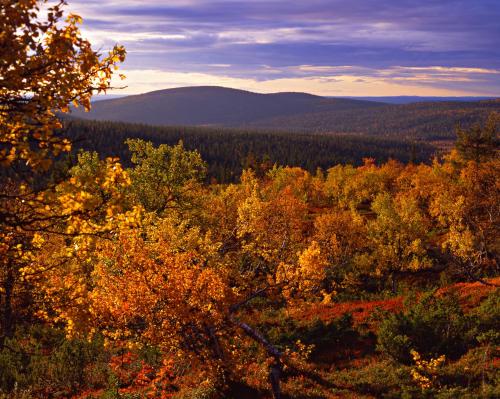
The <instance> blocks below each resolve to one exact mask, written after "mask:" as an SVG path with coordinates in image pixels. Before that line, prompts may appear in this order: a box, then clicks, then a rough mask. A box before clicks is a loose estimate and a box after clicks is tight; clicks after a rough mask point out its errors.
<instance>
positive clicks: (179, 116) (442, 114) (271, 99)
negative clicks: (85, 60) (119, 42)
mask: <svg viewBox="0 0 500 399" xmlns="http://www.w3.org/2000/svg"><path fill="white" fill-rule="evenodd" d="M493 111H500V100H484V101H472V102H465V101H462V102H458V101H448V102H420V103H413V104H400V105H395V104H384V103H378V102H373V101H363V100H351V99H342V98H326V97H319V96H313V95H310V94H305V93H276V94H258V93H252V92H247V91H243V90H234V89H227V88H223V87H183V88H177V89H168V90H159V91H154V92H150V93H146V94H141V95H136V96H127V97H124V98H119V99H113V100H103V101H99V102H97V103H95V104H94V106H93V107H92V111H91V112H90V113H85V112H83V111H81V110H76V111H74V112H73V115H74V116H75V117H79V118H85V119H96V120H111V121H120V122H135V123H146V124H153V125H169V126H173V125H187V126H207V125H210V126H218V127H232V128H244V129H253V130H255V129H262V130H271V131H276V130H279V131H282V132H288V133H290V132H301V133H318V132H321V133H344V134H345V133H352V134H365V135H376V136H390V137H398V138H401V137H404V138H410V139H427V140H437V139H443V138H444V139H448V140H449V139H452V138H453V137H454V132H455V129H456V127H457V125H463V126H464V127H470V126H471V125H472V124H474V123H482V122H484V121H485V120H486V118H487V116H488V114H489V113H491V112H493Z"/></svg>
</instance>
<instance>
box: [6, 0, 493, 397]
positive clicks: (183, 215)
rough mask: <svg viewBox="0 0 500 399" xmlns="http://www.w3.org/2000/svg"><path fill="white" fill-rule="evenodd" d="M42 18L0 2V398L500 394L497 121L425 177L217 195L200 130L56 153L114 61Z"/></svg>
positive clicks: (396, 166)
mask: <svg viewBox="0 0 500 399" xmlns="http://www.w3.org/2000/svg"><path fill="white" fill-rule="evenodd" d="M39 6H40V4H39V2H38V1H36V0H25V1H22V2H17V1H16V2H0V16H6V17H5V18H0V32H2V34H1V35H0V40H1V43H0V44H2V45H0V61H1V62H0V76H2V77H3V79H2V80H1V81H0V85H1V86H0V168H1V173H0V177H1V180H0V398H1V399H28V398H40V399H45V398H47V399H48V398H72V399H98V398H99V399H137V398H151V399H167V398H172V399H181V398H184V399H187V398H191V399H201V398H205V399H222V398H243V399H244V398H265V399H268V398H274V399H280V398H281V399H283V398H310V399H313V398H316V399H320V398H325V399H329V398H331V399H333V398H339V397H343V398H360V399H361V398H366V399H369V398H417V399H420V398H421V399H426V398H442V399H444V398H478V397H480V398H497V397H499V395H500V383H499V382H500V381H499V378H498V377H499V373H498V366H499V358H500V353H499V350H498V348H499V345H500V333H499V331H498V320H499V319H500V303H499V301H500V296H499V286H500V274H499V272H500V270H499V240H498V237H499V236H500V232H499V227H500V223H499V222H500V220H499V219H500V184H499V181H500V180H499V176H500V159H499V157H498V155H499V148H498V144H499V143H498V131H499V123H500V119H499V115H498V114H495V113H492V114H491V115H490V116H489V117H488V119H487V120H486V121H485V122H484V123H483V124H476V125H473V126H472V127H470V128H464V129H458V131H457V136H456V142H455V145H454V148H453V149H452V150H451V151H450V152H448V153H446V154H444V155H442V156H440V157H434V158H433V159H432V161H431V162H427V163H424V162H422V163H418V162H409V163H403V162H400V161H398V160H395V159H390V160H387V162H380V163H376V162H375V161H374V160H373V159H371V158H367V159H365V160H364V161H363V162H362V163H361V164H349V163H348V162H347V161H346V163H343V164H336V165H328V166H327V167H326V166H325V170H324V171H322V170H317V171H312V172H310V171H308V170H306V169H304V168H301V167H298V166H283V165H278V164H276V165H271V164H269V165H267V166H266V167H261V166H262V165H261V164H262V162H261V160H259V161H258V162H248V163H247V164H246V165H243V166H244V170H243V171H242V172H241V174H240V175H239V176H238V178H237V179H228V180H234V181H233V182H232V183H227V184H220V183H219V182H217V181H210V180H209V179H207V170H209V167H207V163H206V160H204V159H203V156H202V154H200V151H203V147H200V151H198V150H197V149H195V148H197V147H196V146H197V145H199V143H200V142H206V143H207V144H204V145H206V146H207V147H206V148H208V146H209V144H208V140H209V138H212V136H214V135H215V134H212V133H210V134H206V133H203V134H202V133H200V132H201V131H199V130H197V129H194V130H191V129H186V130H179V131H178V132H177V133H175V131H176V130H177V129H166V130H165V131H163V132H162V131H161V130H159V129H157V128H154V127H147V126H128V125H122V124H106V123H104V124H98V123H82V122H79V121H74V122H71V124H73V123H74V124H73V125H71V124H70V126H69V131H71V129H76V130H74V131H73V132H74V134H77V135H78V137H76V136H71V135H66V136H64V135H60V134H59V133H60V132H61V131H62V132H64V131H68V130H67V128H68V126H66V129H65V126H64V124H65V123H67V121H66V122H62V121H61V120H60V115H61V113H63V114H64V113H66V112H69V110H70V105H71V104H72V105H73V106H80V107H84V108H89V107H90V106H91V97H92V94H93V93H95V92H97V93H102V92H104V91H106V90H108V89H109V88H110V86H111V78H112V76H113V74H114V73H115V71H116V69H117V67H118V65H119V64H120V63H122V62H124V60H125V55H126V52H125V49H124V48H123V47H121V46H118V45H117V46H115V47H114V48H112V49H111V50H110V51H109V53H107V54H104V55H101V54H98V53H96V52H94V51H93V50H92V47H91V45H90V43H89V42H88V41H87V40H86V39H84V38H82V36H81V34H80V29H79V24H80V23H81V19H80V18H79V17H78V16H76V15H69V16H68V17H67V18H66V19H65V20H64V19H63V15H64V7H65V3H64V2H61V3H56V4H55V5H53V6H52V7H50V8H49V9H44V10H43V11H44V12H43V13H42V11H41V10H40V7H39ZM40 14H42V15H43V16H44V17H43V18H42V17H41V16H40ZM41 36H43V37H44V39H43V40H39V37H41ZM27 93H29V95H27ZM85 129H87V130H85ZM128 129H132V131H135V132H146V134H151V135H152V137H149V136H139V137H136V136H135V135H131V136H130V137H128V136H127V135H126V132H127V131H130V130H128ZM134 129H135V130H134ZM106 131H110V132H112V134H110V135H109V136H106V135H105V134H94V133H98V132H106ZM154 131H158V132H159V133H158V136H155V133H153V132H154ZM113 132H114V133H113ZM140 134H144V133H140ZM176 134H177V135H180V134H182V137H180V136H176ZM219 134H220V135H221V137H228V135H229V136H231V137H235V142H236V143H238V142H239V140H240V141H241V142H248V143H251V142H252V141H251V140H250V139H249V138H248V137H249V136H250V133H246V132H226V131H220V133H219ZM266 134H267V133H266ZM266 134H264V136H262V140H264V137H266V140H269V141H270V142H274V140H276V142H279V143H284V142H285V136H281V135H274V134H269V137H267V136H266ZM239 135H241V136H242V137H243V138H245V139H244V140H248V141H244V140H243V139H240V138H239ZM86 136H89V137H90V140H92V139H96V138H97V139H98V140H104V142H103V143H102V144H100V143H99V142H94V143H95V144H92V145H94V146H95V148H96V149H97V148H98V149H99V150H100V151H102V152H104V153H101V154H99V153H98V152H95V151H77V154H76V155H74V154H72V153H71V151H72V146H73V145H76V146H78V145H79V143H84V142H81V141H79V140H80V137H81V138H82V139H83V138H86ZM166 136H168V137H170V138H171V139H172V141H171V142H166V139H165V137H166ZM155 137H157V138H156V139H155ZM190 137H191V139H192V144H190V145H192V146H193V147H192V148H187V147H185V146H184V144H182V143H178V142H177V141H178V139H179V138H182V139H184V140H185V143H186V145H187V143H188V142H189V140H188V138H190ZM298 137H300V136H298ZM70 138H71V140H73V141H74V143H72V142H71V140H70ZM118 138H119V139H118ZM125 138H127V140H126V141H125V145H126V147H127V149H126V151H125V150H123V147H121V146H122V142H123V139H125ZM145 139H147V140H145ZM150 139H151V140H150ZM330 139H331V138H330V137H329V136H318V140H325V141H328V140H330ZM106 140H108V141H106ZM110 140H116V141H115V144H113V143H111V142H110ZM169 140H170V139H169ZM197 140H198V141H197ZM202 140H203V141H202ZM304 140H306V141H305V142H306V143H308V148H309V146H312V145H313V144H312V143H313V140H312V139H311V138H310V137H307V139H304ZM374 140H375V142H377V143H378V142H379V140H380V139H374ZM217 142H219V143H221V145H222V143H223V140H222V139H219V141H216V139H214V143H217ZM363 142H364V141H363ZM363 142H357V144H354V143H355V139H354V138H352V137H349V139H348V140H346V143H348V145H347V147H346V148H354V147H355V146H362V145H363V144H362V143H363ZM380 142H381V143H382V142H385V141H384V140H380ZM91 143H92V141H91ZM82 145H83V144H82ZM85 145H90V144H85ZM229 145H230V146H234V143H233V144H229ZM241 145H243V144H241ZM245 145H247V144H245ZM248 145H249V146H250V144H248ZM254 145H257V144H254ZM115 146H116V147H115ZM89 148H90V147H89ZM106 148H107V149H106ZM110 148H116V149H117V150H116V151H117V153H112V154H111V150H110ZM226 148H230V147H224V149H223V150H221V152H220V154H225V153H227V152H229V151H230V150H228V149H226ZM233 148H234V147H233ZM251 148H252V150H253V147H251ZM260 148H261V147H256V148H255V150H256V153H255V157H259V156H263V155H262V154H260V153H257V150H260ZM285 148H287V147H286V146H285ZM331 148H333V147H331ZM391 148H392V147H391ZM394 148H396V149H397V148H400V147H398V146H397V145H395V146H394ZM106 151H110V152H109V153H107V152H106ZM113 151H115V150H113ZM286 151H292V150H289V149H287V150H286ZM293 151H296V150H293ZM278 153H279V152H278ZM292 153H293V152H292ZM273 154H274V153H273V152H272V151H269V154H268V155H269V156H272V155H273ZM107 155H113V156H111V157H110V156H107ZM116 155H119V156H120V157H121V159H120V158H119V157H117V156H116ZM249 155H250V153H249V154H246V155H245V156H247V158H248V156H249ZM224 156H226V155H224ZM283 156H284V155H283ZM352 156H353V157H354V158H353V159H356V160H357V159H358V157H359V156H360V155H359V152H356V151H353V155H352ZM284 157H285V156H284ZM256 159H258V158H256ZM284 159H286V158H284ZM300 159H305V158H300ZM292 161H293V160H290V161H289V162H290V163H292ZM287 162H288V161H287Z"/></svg>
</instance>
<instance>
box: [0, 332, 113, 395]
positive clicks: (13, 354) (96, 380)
mask: <svg viewBox="0 0 500 399" xmlns="http://www.w3.org/2000/svg"><path fill="white" fill-rule="evenodd" d="M107 361H108V354H107V353H106V351H105V350H104V346H103V340H102V339H101V338H95V339H93V340H92V341H84V340H79V339H74V340H68V339H66V338H65V336H64V334H63V333H61V332H59V331H57V330H53V329H50V328H47V327H38V326H34V327H32V328H31V329H30V330H29V331H27V332H26V333H25V334H21V333H18V334H17V335H16V336H15V337H14V338H12V339H10V340H7V341H6V343H5V345H4V347H3V349H2V350H1V351H0V392H2V391H3V392H10V391H12V390H13V389H14V388H15V389H17V390H20V391H22V390H28V389H29V390H33V391H43V390H47V389H49V390H50V391H52V392H65V393H66V394H69V393H71V392H76V391H78V390H79V389H82V388H94V387H102V386H105V385H106V384H107V380H108V376H109V374H110V370H109V368H108V366H107Z"/></svg>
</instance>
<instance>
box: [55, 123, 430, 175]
mask: <svg viewBox="0 0 500 399" xmlns="http://www.w3.org/2000/svg"><path fill="white" fill-rule="evenodd" d="M62 134H63V135H64V136H65V137H68V138H70V139H71V140H72V141H73V143H74V146H73V149H74V150H75V151H77V150H79V149H84V150H87V151H97V152H99V153H100V154H101V155H102V156H114V157H119V158H121V159H123V160H124V161H125V162H128V159H129V158H130V152H129V150H128V147H127V145H126V144H125V140H127V139H128V138H140V139H142V140H146V141H151V142H152V143H154V144H156V145H159V144H169V145H175V144H177V143H178V142H179V141H181V140H182V142H183V143H184V146H185V148H186V149H188V150H197V151H198V152H199V153H200V154H201V156H202V158H203V160H204V161H206V162H207V167H208V177H209V178H210V179H212V178H215V179H216V180H217V181H218V182H222V183H224V182H235V181H237V180H238V179H239V176H240V175H241V172H242V171H243V169H245V168H248V167H252V168H254V169H255V170H264V169H268V168H270V167H272V165H274V164H278V165H281V166H300V167H302V168H304V169H306V170H308V171H309V172H315V171H316V169H317V168H321V169H323V170H326V169H328V168H329V167H331V166H333V165H335V164H338V163H349V164H352V165H361V164H362V163H363V159H364V158H373V159H375V160H376V161H377V162H378V163H382V162H385V161H387V160H389V159H395V160H399V161H401V162H404V163H408V162H410V161H413V162H428V161H430V159H431V158H432V156H433V155H436V152H437V149H436V148H435V147H433V146H431V145H429V144H426V143H423V142H421V141H418V142H417V141H410V140H401V139H396V138H379V137H361V136H359V135H329V134H316V135H312V134H290V133H283V132H281V133H280V132H265V131H264V132H263V131H256V130H236V129H227V128H226V129H224V128H200V127H186V126H177V127H165V126H150V125H137V124H128V123H119V122H98V121H84V120H76V119H71V120H68V121H67V122H66V126H65V128H64V129H63V130H62Z"/></svg>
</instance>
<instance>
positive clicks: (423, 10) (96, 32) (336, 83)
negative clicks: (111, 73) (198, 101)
mask: <svg viewBox="0 0 500 399" xmlns="http://www.w3.org/2000/svg"><path fill="white" fill-rule="evenodd" d="M68 11H69V12H75V13H77V14H79V15H80V16H81V17H82V18H83V20H84V22H83V25H82V31H83V34H84V36H85V37H87V38H89V40H90V41H91V42H92V44H93V46H94V48H97V49H101V50H102V51H105V50H106V49H108V48H110V47H111V46H112V45H114V44H115V43H120V44H123V45H124V46H125V47H126V49H127V51H128V57H127V61H126V62H125V64H124V65H123V68H122V69H123V72H124V73H125V75H126V76H127V80H126V81H125V83H124V84H125V85H127V88H126V89H125V90H123V91H122V93H124V94H127V95H128V94H139V93H144V92H148V91H152V90H154V89H156V88H157V87H163V88H165V89H166V88H174V87H179V86H205V85H211V86H226V87H232V88H238V89H242V90H249V91H254V92H261V93H270V92H280V91H292V92H307V93H311V94H316V95H322V96H335V97H387V96H422V97H464V96H465V97H498V96H499V95H500V49H499V48H498V45H497V40H498V38H499V37H500V26H499V24H498V20H499V18H500V2H498V1H494V0H477V1H475V2H464V1H461V0H446V1H436V0H424V1H419V2H416V1H411V0H405V1H395V0H384V1H375V0H360V1H358V2H356V4H354V5H353V4H345V2H341V1H337V0H334V1H327V0H313V1H310V2H307V3H303V2H298V1H287V2H284V1H283V0H274V1H260V0H257V1H253V2H248V1H241V0H217V1H212V0H203V1H202V0H172V1H170V2H169V3H168V5H165V4H164V2H163V1H159V0H147V1H138V0H124V1H120V2H116V1H106V2H103V1H96V0H90V1H89V0H87V1H83V0H75V1H71V0H70V1H69V7H68Z"/></svg>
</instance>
